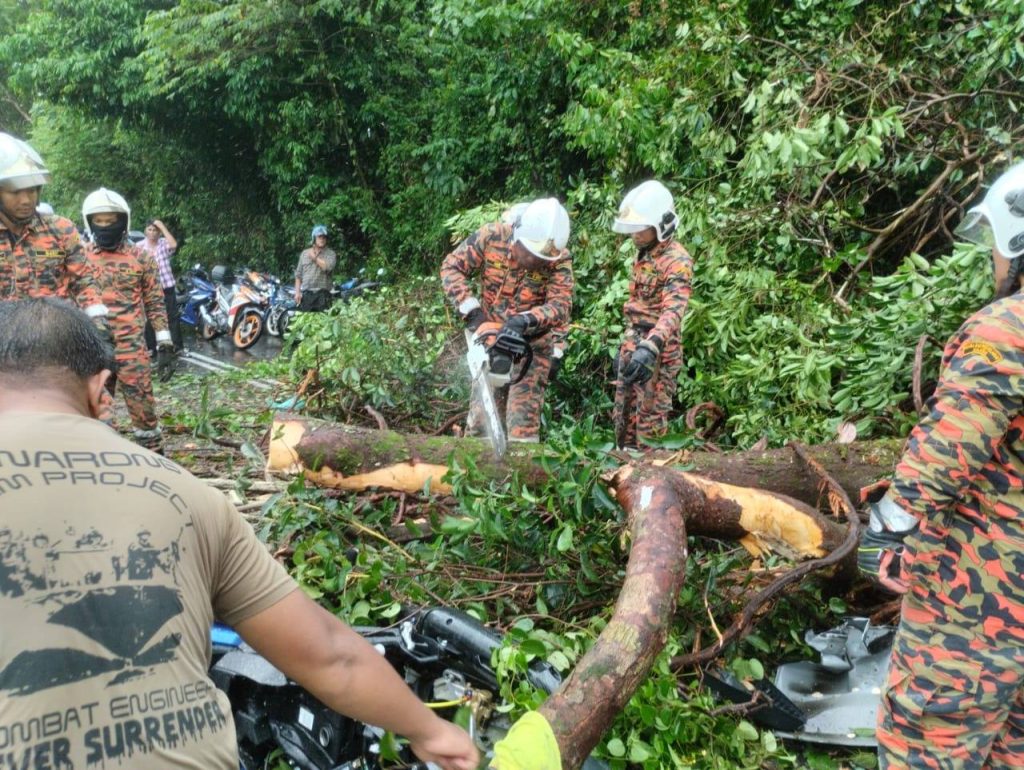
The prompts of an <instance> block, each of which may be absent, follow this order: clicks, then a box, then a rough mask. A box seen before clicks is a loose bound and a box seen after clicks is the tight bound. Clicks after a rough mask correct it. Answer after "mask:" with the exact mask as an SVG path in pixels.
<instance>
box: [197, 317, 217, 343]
mask: <svg viewBox="0 0 1024 770" xmlns="http://www.w3.org/2000/svg"><path fill="white" fill-rule="evenodd" d="M199 336H200V337H202V338H203V339H204V340H206V341H207V342H209V341H210V340H212V339H213V338H214V337H216V336H217V330H216V329H214V328H213V327H212V326H210V324H208V323H206V321H204V320H203V319H201V318H200V319H199Z"/></svg>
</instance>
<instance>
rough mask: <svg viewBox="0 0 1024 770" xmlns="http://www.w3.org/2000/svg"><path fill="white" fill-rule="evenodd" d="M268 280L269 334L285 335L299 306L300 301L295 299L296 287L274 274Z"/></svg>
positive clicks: (267, 319) (265, 320) (267, 314)
mask: <svg viewBox="0 0 1024 770" xmlns="http://www.w3.org/2000/svg"><path fill="white" fill-rule="evenodd" d="M266 280H267V283H268V285H269V296H270V303H269V304H268V305H267V310H266V315H265V316H264V322H265V323H266V326H267V334H270V335H271V336H273V337H283V336H285V335H286V334H287V333H288V324H290V323H291V320H292V318H293V317H294V316H295V313H296V312H297V308H298V303H296V301H295V287H294V286H293V285H291V284H285V283H282V282H281V279H280V278H276V277H274V276H267V279H266Z"/></svg>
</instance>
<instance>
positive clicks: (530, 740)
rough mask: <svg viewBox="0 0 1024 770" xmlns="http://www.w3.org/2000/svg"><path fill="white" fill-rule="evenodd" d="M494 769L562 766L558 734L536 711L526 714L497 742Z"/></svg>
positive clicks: (559, 769) (557, 768)
mask: <svg viewBox="0 0 1024 770" xmlns="http://www.w3.org/2000/svg"><path fill="white" fill-rule="evenodd" d="M489 767H490V768H492V770H562V754H561V752H560V751H559V750H558V743H557V741H555V734H554V733H553V732H552V731H551V725H549V724H548V720H546V719H545V718H544V717H543V716H541V715H540V714H538V713H537V712H536V711H528V712H527V713H525V714H523V716H522V717H520V718H519V719H518V720H517V721H516V723H515V724H514V725H512V729H511V730H509V731H508V735H506V736H505V737H504V738H502V739H501V740H500V741H498V742H497V743H495V744H494V759H492V760H491V764H490V765H489Z"/></svg>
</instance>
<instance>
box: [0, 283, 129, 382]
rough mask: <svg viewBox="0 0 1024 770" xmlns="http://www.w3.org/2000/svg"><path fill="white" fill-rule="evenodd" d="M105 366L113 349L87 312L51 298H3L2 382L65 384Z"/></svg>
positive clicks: (0, 320)
mask: <svg viewBox="0 0 1024 770" xmlns="http://www.w3.org/2000/svg"><path fill="white" fill-rule="evenodd" d="M104 369H110V370H111V371H114V370H115V364H114V351H113V350H111V349H110V346H109V345H107V344H106V343H105V342H104V341H103V337H101V336H100V333H99V331H98V330H97V329H96V327H95V326H94V325H93V322H92V321H91V320H90V318H89V316H87V315H86V314H85V313H83V312H82V311H81V310H79V309H78V308H76V307H75V306H74V305H72V304H71V303H70V302H66V301H65V300H61V299H55V298H51V297H40V298H35V299H20V300H8V301H2V302H0V381H2V382H3V384H4V385H5V386H7V387H39V386H40V385H42V384H43V383H47V384H50V385H61V386H67V385H69V384H72V383H71V382H69V376H74V378H76V379H77V380H78V381H79V383H80V382H81V381H83V380H85V379H88V378H89V377H92V376H93V375H95V374H98V373H99V372H101V371H103V370H104Z"/></svg>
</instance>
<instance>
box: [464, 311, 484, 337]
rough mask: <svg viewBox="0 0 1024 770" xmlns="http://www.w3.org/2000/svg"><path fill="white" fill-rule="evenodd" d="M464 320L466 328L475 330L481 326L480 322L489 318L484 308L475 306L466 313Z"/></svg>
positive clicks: (471, 330)
mask: <svg viewBox="0 0 1024 770" xmlns="http://www.w3.org/2000/svg"><path fill="white" fill-rule="evenodd" d="M462 320H463V321H465V322H466V328H467V329H469V331H470V332H475V331H476V330H477V329H479V328H480V324H482V323H483V322H484V321H486V320H487V314H486V313H484V310H483V308H480V307H475V308H473V309H472V310H470V311H469V312H468V313H466V315H465V316H464V317H463V319H462Z"/></svg>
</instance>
